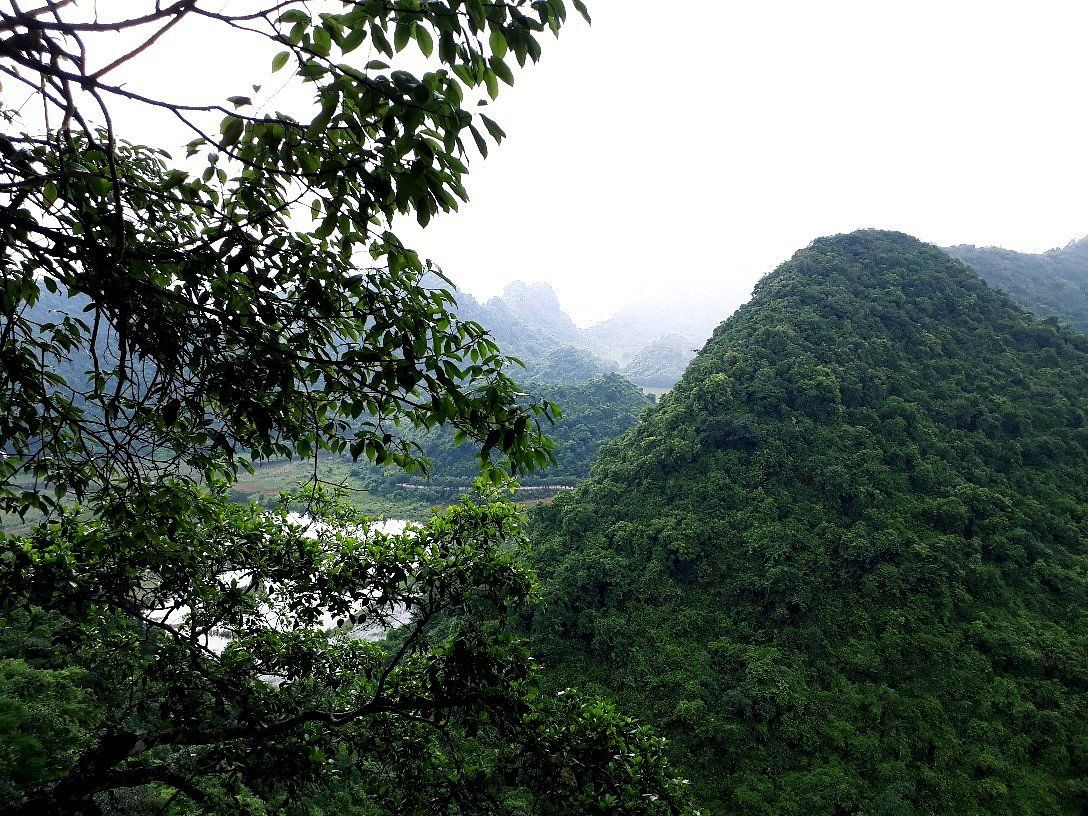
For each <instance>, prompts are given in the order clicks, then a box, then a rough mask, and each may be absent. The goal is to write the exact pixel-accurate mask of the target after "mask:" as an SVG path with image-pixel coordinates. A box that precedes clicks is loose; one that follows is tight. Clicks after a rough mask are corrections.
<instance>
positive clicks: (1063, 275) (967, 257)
mask: <svg viewBox="0 0 1088 816" xmlns="http://www.w3.org/2000/svg"><path fill="white" fill-rule="evenodd" d="M945 252H947V253H948V254H949V255H951V256H952V257H953V258H959V259H960V260H961V261H963V262H964V263H966V264H967V265H968V266H970V267H971V268H972V269H974V270H975V271H976V272H978V274H979V275H980V276H981V277H982V279H983V280H985V281H987V282H988V283H989V284H990V285H992V286H996V287H997V288H999V289H1004V290H1005V291H1006V292H1008V293H1009V295H1010V296H1012V299H1013V300H1015V301H1016V302H1017V303H1019V304H1020V305H1021V306H1023V307H1024V308H1025V309H1027V310H1028V311H1031V312H1034V313H1035V314H1037V315H1039V316H1040V317H1056V318H1058V319H1059V320H1060V321H1062V322H1063V323H1066V324H1068V325H1069V326H1072V327H1073V328H1074V329H1076V330H1077V331H1079V332H1081V333H1082V334H1088V238H1083V239H1081V240H1080V241H1074V242H1073V243H1071V244H1069V245H1068V246H1065V247H1063V248H1061V249H1052V250H1050V251H1049V252H1042V253H1039V254H1037V255H1034V254H1029V253H1024V252H1013V251H1012V250H1010V249H999V248H997V247H976V246H970V245H961V246H954V247H946V248H945Z"/></svg>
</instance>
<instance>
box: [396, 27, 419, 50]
mask: <svg viewBox="0 0 1088 816" xmlns="http://www.w3.org/2000/svg"><path fill="white" fill-rule="evenodd" d="M414 27H415V26H414V25H412V24H406V23H397V27H396V28H395V29H394V30H393V47H394V48H395V49H396V50H397V51H398V52H400V51H403V50H404V49H405V48H406V47H407V45H408V43H409V41H411V39H412V29H413V28H414Z"/></svg>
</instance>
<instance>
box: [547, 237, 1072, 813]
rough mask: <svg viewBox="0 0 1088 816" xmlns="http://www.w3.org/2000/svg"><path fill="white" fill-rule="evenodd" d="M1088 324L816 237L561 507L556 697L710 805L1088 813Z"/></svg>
mask: <svg viewBox="0 0 1088 816" xmlns="http://www.w3.org/2000/svg"><path fill="white" fill-rule="evenodd" d="M1086 501H1088V338H1085V337H1083V336H1081V335H1079V334H1075V333H1073V332H1071V331H1069V330H1067V329H1065V328H1063V327H1061V326H1057V325H1054V324H1052V323H1048V322H1043V321H1040V320H1037V319H1036V318H1035V317H1033V316H1031V315H1029V314H1027V313H1025V312H1024V311H1023V310H1021V309H1020V308H1018V307H1017V306H1016V305H1014V303H1013V302H1012V301H1011V300H1010V299H1009V297H1008V296H1006V295H1005V294H1004V293H1002V292H1000V291H998V290H996V289H993V288H991V287H989V286H987V285H986V284H985V283H983V281H981V280H980V279H979V278H978V277H977V276H976V274H975V273H974V272H972V271H971V270H970V269H969V268H968V267H966V266H965V265H963V264H962V263H960V262H959V261H956V260H954V259H952V258H950V257H949V256H948V255H946V254H945V253H943V252H942V251H940V250H939V249H938V248H936V247H932V246H928V245H925V244H922V243H920V242H919V241H917V240H915V239H913V238H910V237H908V236H905V235H902V234H899V233H889V232H877V231H863V232H859V233H854V234H850V235H840V236H835V237H832V238H824V239H820V240H818V241H815V242H814V243H813V244H811V245H810V246H809V247H807V248H806V249H803V250H801V251H799V252H797V253H796V254H795V255H794V256H793V258H792V259H791V260H790V261H789V262H787V263H785V264H783V265H782V266H781V267H779V268H778V269H777V270H775V271H774V272H773V273H772V274H770V275H768V276H767V277H766V278H764V279H763V281H762V282H761V283H760V284H759V285H758V286H757V288H756V293H755V296H754V297H753V299H752V301H751V302H749V303H748V304H747V305H745V306H743V307H742V308H741V309H740V310H738V311H737V313H736V314H735V315H734V316H733V317H731V318H730V319H729V320H727V321H726V322H725V323H723V324H722V325H721V326H719V327H718V329H717V330H715V332H714V334H713V337H712V338H711V339H710V341H709V342H708V343H707V345H706V347H705V348H704V349H703V351H702V352H701V353H700V354H699V355H698V356H697V357H696V359H695V360H694V361H693V362H692V364H691V365H690V366H689V368H688V370H687V372H686V373H685V375H684V377H683V379H682V380H681V381H680V382H679V383H678V384H677V385H676V386H675V387H674V388H673V389H672V391H671V392H670V393H669V394H667V395H665V396H664V397H663V398H662V399H661V400H660V401H659V402H658V404H657V405H656V406H655V407H654V408H651V409H650V410H649V411H647V412H646V413H645V414H644V415H643V417H642V419H641V420H640V421H639V422H638V424H637V425H636V426H635V427H634V428H633V429H632V430H630V431H629V432H628V433H626V434H624V435H623V436H622V437H620V438H619V439H617V440H616V441H615V442H613V443H611V444H609V445H606V446H605V447H604V448H603V449H602V451H601V453H600V455H599V458H598V461H597V464H596V465H595V466H594V468H593V470H592V472H591V475H590V477H589V479H588V480H587V481H586V482H585V483H584V484H583V486H582V487H581V488H579V489H578V490H577V491H574V492H573V493H570V494H567V495H564V496H560V497H559V498H557V499H556V500H555V502H554V503H553V504H552V505H550V506H548V507H542V508H539V509H538V510H537V511H536V512H535V513H534V519H533V528H534V548H533V554H534V557H535V559H536V562H537V566H538V570H539V572H540V575H541V580H542V598H543V601H544V602H543V605H542V610H543V611H541V612H539V613H538V614H537V615H536V616H535V617H534V618H533V619H532V621H531V625H530V630H531V631H532V633H533V636H534V638H535V642H536V648H537V652H538V657H539V659H540V662H541V664H542V665H544V666H545V667H546V668H547V671H548V673H549V677H550V678H551V681H552V684H553V687H554V688H557V689H561V688H566V687H567V686H578V687H581V688H589V689H593V690H594V691H597V692H601V693H604V694H606V695H607V696H609V697H611V698H612V699H613V700H614V701H615V702H616V703H617V705H619V706H621V708H622V710H623V711H624V712H625V713H627V714H630V715H632V716H635V717H638V718H640V719H642V720H644V721H646V722H648V723H650V724H652V725H653V726H654V727H656V728H658V729H660V730H661V731H663V732H664V733H665V734H666V735H667V736H668V737H670V738H671V750H672V751H673V752H674V756H675V757H676V758H677V760H678V761H679V762H680V763H681V765H682V766H683V768H684V770H685V772H686V773H688V774H690V775H691V777H692V779H693V782H694V788H695V791H696V793H697V798H698V799H699V801H700V802H701V803H702V804H703V805H704V806H705V807H706V809H707V812H709V813H723V814H726V813H727V814H745V816H748V815H751V816H755V814H759V815H760V816H811V814H847V813H855V814H885V815H889V814H967V813H972V814H1008V815H1009V816H1012V814H1029V813H1030V814H1040V813H1047V814H1068V815H1069V816H1073V815H1074V814H1083V813H1085V812H1088V612H1086V610H1088V544H1086V541H1088V513H1086V512H1085V509H1084V508H1085V506H1086Z"/></svg>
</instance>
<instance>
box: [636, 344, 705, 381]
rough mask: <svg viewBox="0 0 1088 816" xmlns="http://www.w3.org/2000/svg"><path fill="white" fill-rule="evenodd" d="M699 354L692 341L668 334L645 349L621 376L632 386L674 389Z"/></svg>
mask: <svg viewBox="0 0 1088 816" xmlns="http://www.w3.org/2000/svg"><path fill="white" fill-rule="evenodd" d="M699 345H702V343H700V344H699ZM697 351H698V348H696V347H695V343H694V341H692V340H691V339H690V338H688V337H684V336H683V335H679V334H668V335H665V336H664V337H659V338H658V339H657V340H654V341H653V342H651V343H648V344H647V345H646V346H644V347H643V348H642V350H641V351H639V352H638V353H637V354H636V355H635V356H634V358H633V359H632V360H631V362H629V363H628V364H627V365H625V366H624V367H623V368H622V369H621V373H622V374H623V376H625V377H627V379H629V380H631V382H636V383H641V384H642V385H645V386H649V387H652V388H671V387H672V385H673V384H674V383H676V382H677V381H678V380H679V379H680V378H681V377H682V376H684V370H685V369H686V368H687V367H688V363H690V362H691V361H692V358H694V357H695V354H696V352H697Z"/></svg>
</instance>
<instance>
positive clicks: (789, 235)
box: [421, 0, 1088, 321]
mask: <svg viewBox="0 0 1088 816" xmlns="http://www.w3.org/2000/svg"><path fill="white" fill-rule="evenodd" d="M591 12H592V14H593V17H594V24H593V26H592V28H587V27H586V26H584V25H578V24H574V25H572V26H570V28H569V30H568V31H567V32H565V33H564V35H563V36H562V37H561V38H560V40H559V41H558V42H556V43H553V44H552V45H553V47H552V48H550V49H549V50H548V51H547V52H546V53H545V58H544V61H543V62H542V63H541V65H540V66H538V67H537V68H535V69H533V70H532V71H531V72H528V73H527V74H524V75H522V78H521V79H520V80H519V83H518V85H517V86H516V87H515V88H514V89H513V92H511V93H509V94H508V95H507V97H506V98H505V99H502V100H500V101H501V102H502V105H501V107H499V108H498V110H499V112H500V113H501V114H502V116H501V117H500V118H501V120H502V122H503V125H504V127H505V129H506V130H507V132H508V133H509V135H510V139H509V140H508V141H507V142H506V143H504V145H503V146H502V148H501V149H500V150H499V151H498V152H497V153H496V154H494V155H493V157H492V158H490V159H489V160H488V161H486V162H483V163H482V164H478V165H477V166H475V167H473V178H472V179H471V184H470V192H471V194H472V203H471V205H470V206H469V207H468V208H466V209H465V210H464V211H463V212H462V213H460V214H458V215H454V216H452V217H446V218H443V219H440V220H439V221H438V222H437V223H435V224H434V226H433V227H431V228H429V229H428V230H427V231H426V235H425V237H424V238H423V240H422V241H421V244H422V245H423V246H424V248H425V249H426V250H427V251H428V252H429V253H430V254H431V255H432V256H433V257H435V258H436V259H438V260H439V261H440V262H441V263H442V264H443V265H444V267H445V269H446V270H447V272H448V273H449V274H451V275H452V276H453V277H454V279H455V280H457V281H458V282H459V283H460V284H461V285H462V287H463V288H467V289H468V290H470V291H475V292H480V293H485V294H486V293H490V292H493V291H496V290H498V289H499V288H500V287H501V284H502V283H503V282H504V281H506V280H509V279H511V278H525V279H541V280H548V281H550V282H552V284H553V285H554V286H555V287H556V289H557V290H558V291H559V294H560V298H561V300H562V301H563V302H564V304H565V305H566V306H567V307H568V308H569V310H570V311H571V312H572V313H573V314H574V315H575V317H576V318H578V319H580V320H583V321H584V320H585V319H587V318H593V317H599V316H602V315H604V314H607V313H608V312H609V311H610V309H612V308H614V306H615V305H616V301H617V297H620V298H622V297H623V293H627V292H631V293H635V292H638V291H642V290H645V291H656V290H658V289H660V288H661V287H676V288H682V287H702V286H708V285H713V286H715V287H718V286H721V287H724V288H727V289H731V290H740V291H743V290H747V289H748V288H749V287H750V286H751V284H752V282H753V281H754V280H755V279H757V278H758V277H759V276H760V275H762V274H763V273H765V272H767V271H769V270H770V269H772V268H773V267H774V266H775V265H776V264H777V263H779V262H781V261H782V260H784V259H786V258H787V257H788V256H789V255H790V254H791V253H792V252H793V251H794V250H796V249H797V248H799V247H801V246H803V245H805V244H807V243H808V242H809V241H810V240H812V239H813V238H815V237H817V236H820V235H823V234H828V233H834V232H842V231H845V230H852V229H856V228H859V227H867V226H874V227H885V228H894V229H900V230H903V231H905V232H909V233H912V234H914V235H917V236H918V237H920V238H922V239H924V240H928V241H933V242H936V243H940V244H952V243H976V244H996V245H1001V246H1006V247H1009V248H1013V249H1019V250H1028V251H1040V250H1044V249H1048V248H1050V247H1053V246H1056V245H1063V244H1065V243H1066V242H1068V241H1069V240H1070V239H1072V238H1074V237H1079V236H1081V235H1084V234H1086V233H1088V100H1086V97H1085V88H1086V87H1088V49H1086V48H1085V46H1084V43H1085V37H1086V35H1088V3H1085V2H1041V1H1040V0H1030V2H1029V1H1028V0H1021V2H994V0H987V2H968V1H966V0H939V2H922V1H920V0H910V2H888V0H882V1H881V2H873V0H866V1H865V2H861V1H860V0H859V1H858V2H842V1H841V0H827V1H826V2H820V1H819V0H802V1H800V2H767V0H763V1H762V2H750V1H749V2H708V1H704V2H695V3H661V2H649V1H648V0H596V2H592V3H591ZM617 292H619V293H621V294H619V295H617Z"/></svg>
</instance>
